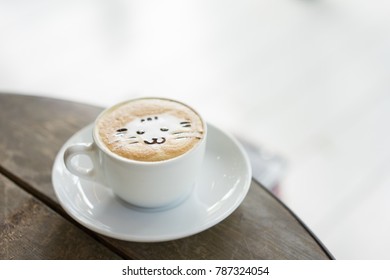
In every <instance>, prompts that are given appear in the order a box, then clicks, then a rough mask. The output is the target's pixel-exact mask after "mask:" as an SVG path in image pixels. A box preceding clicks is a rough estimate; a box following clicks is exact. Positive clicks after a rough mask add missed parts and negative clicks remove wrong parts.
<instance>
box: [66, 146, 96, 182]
mask: <svg viewBox="0 0 390 280" xmlns="http://www.w3.org/2000/svg"><path fill="white" fill-rule="evenodd" d="M78 155H86V156H87V157H89V158H90V159H91V161H92V168H89V169H88V168H84V167H80V166H78V165H77V164H76V163H75V162H74V161H72V159H73V158H74V157H75V156H78ZM64 163H65V166H66V168H67V169H68V170H69V171H70V172H71V173H73V174H74V175H76V176H78V177H80V178H83V179H87V180H92V181H98V179H101V178H98V176H99V172H97V171H96V169H97V168H99V160H98V149H97V147H96V145H95V144H94V143H89V144H75V145H72V146H69V147H68V148H67V149H66V150H65V152H64Z"/></svg>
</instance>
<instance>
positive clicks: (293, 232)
mask: <svg viewBox="0 0 390 280" xmlns="http://www.w3.org/2000/svg"><path fill="white" fill-rule="evenodd" d="M101 110H102V108H98V107H94V106H90V105H85V104H79V103H75V102H69V101H64V100H58V99H51V98H44V97H36V96H25V95H15V94H1V93H0V193H1V195H0V209H1V211H0V223H1V228H0V230H1V232H0V247H1V248H2V249H1V250H0V259H198V260H199V259H333V257H332V255H331V254H330V253H329V252H328V251H327V249H326V248H325V247H324V246H323V245H322V244H321V242H320V241H319V240H318V239H317V238H316V237H315V236H314V235H313V233H312V232H311V231H310V230H309V229H308V228H307V227H306V226H305V225H304V224H303V223H302V222H301V221H300V220H299V218H297V217H296V215H294V213H292V212H291V211H290V210H289V209H288V208H287V207H286V206H285V205H284V204H283V203H282V202H281V201H279V200H278V199H277V198H276V197H274V196H273V195H272V194H271V193H270V192H269V191H267V190H266V189H265V188H264V187H263V186H261V184H259V183H258V182H256V181H254V180H252V184H251V186H250V190H249V193H248V195H247V196H246V198H245V200H244V201H243V203H242V204H241V205H240V206H239V207H238V208H237V209H236V210H235V211H234V212H233V213H232V214H231V215H230V216H229V217H227V218H226V219H225V220H223V221H222V222H220V223H219V224H217V225H215V226H213V227H211V228H210V229H208V230H205V231H203V232H201V233H198V234H195V235H192V236H190V237H186V238H182V239H178V240H173V241H168V242H157V243H137V242H128V241H121V240H116V239H113V238H109V237H106V236H103V235H100V234H98V233H96V232H93V231H91V230H89V229H87V228H85V227H83V226H82V225H80V224H79V223H77V222H76V221H74V220H73V219H72V218H71V217H70V216H68V215H67V214H66V213H65V211H64V210H63V209H62V207H61V206H60V205H59V202H58V200H57V198H56V196H55V193H54V190H53V185H52V181H51V172H52V166H53V163H54V159H55V157H56V155H57V153H58V151H59V149H60V148H61V147H62V145H63V144H64V142H65V141H66V140H67V139H69V137H71V136H72V135H73V134H74V133H76V132H77V131H78V130H80V129H81V128H83V127H84V126H86V125H88V124H90V123H91V122H93V120H94V119H95V117H96V116H97V115H98V114H99V112H101Z"/></svg>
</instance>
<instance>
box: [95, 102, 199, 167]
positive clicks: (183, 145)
mask: <svg viewBox="0 0 390 280" xmlns="http://www.w3.org/2000/svg"><path fill="white" fill-rule="evenodd" d="M96 127H97V129H98V135H99V137H100V140H101V142H103V143H104V145H105V146H106V147H107V148H108V149H109V150H110V151H111V152H113V153H115V154H117V155H119V156H122V157H124V158H127V159H132V160H137V161H147V162H151V161H163V160H168V159H171V158H175V157H177V156H180V155H182V154H184V153H186V152H187V151H189V150H191V149H192V148H193V147H194V146H196V144H197V143H198V142H199V141H200V140H201V139H202V138H203V133H204V124H203V121H202V119H201V118H200V117H199V115H198V114H197V113H196V112H195V111H194V110H193V109H191V108H190V107H188V106H186V105H184V104H183V103H180V102H176V101H173V100H169V99H163V98H143V99H136V100H132V101H129V102H125V103H121V104H118V105H116V106H114V107H113V108H111V109H110V110H108V111H107V112H105V113H104V114H103V115H102V116H100V117H99V118H98V120H97V121H96Z"/></svg>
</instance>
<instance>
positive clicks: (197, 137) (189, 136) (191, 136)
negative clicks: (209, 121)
mask: <svg viewBox="0 0 390 280" xmlns="http://www.w3.org/2000/svg"><path fill="white" fill-rule="evenodd" d="M189 138H196V139H202V137H199V136H194V135H188V136H179V137H176V138H173V139H175V140H177V139H189Z"/></svg>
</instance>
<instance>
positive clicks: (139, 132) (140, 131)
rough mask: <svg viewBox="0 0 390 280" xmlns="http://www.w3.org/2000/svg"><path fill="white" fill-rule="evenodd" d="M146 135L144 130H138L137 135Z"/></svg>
mask: <svg viewBox="0 0 390 280" xmlns="http://www.w3.org/2000/svg"><path fill="white" fill-rule="evenodd" d="M144 133H145V131H143V130H138V131H137V134H144Z"/></svg>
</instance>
